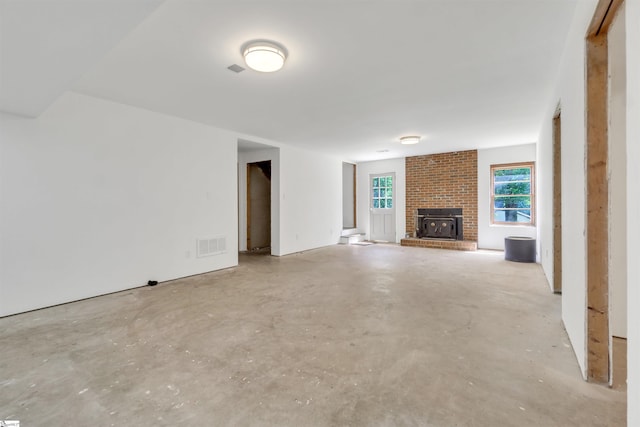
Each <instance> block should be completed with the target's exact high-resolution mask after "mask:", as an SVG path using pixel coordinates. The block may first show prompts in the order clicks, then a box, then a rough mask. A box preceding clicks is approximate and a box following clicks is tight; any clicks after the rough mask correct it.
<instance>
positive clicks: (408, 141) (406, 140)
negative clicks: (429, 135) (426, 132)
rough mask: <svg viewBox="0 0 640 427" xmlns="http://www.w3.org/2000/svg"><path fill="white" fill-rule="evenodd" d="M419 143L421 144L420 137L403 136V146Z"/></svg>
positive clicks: (401, 141)
mask: <svg viewBox="0 0 640 427" xmlns="http://www.w3.org/2000/svg"><path fill="white" fill-rule="evenodd" d="M418 142H420V137H419V136H416V135H413V136H403V137H401V138H400V143H401V144H405V145H409V144H417V143H418Z"/></svg>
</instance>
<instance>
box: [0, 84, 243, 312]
mask: <svg viewBox="0 0 640 427" xmlns="http://www.w3.org/2000/svg"><path fill="white" fill-rule="evenodd" d="M0 132H1V137H0V150H1V152H0V218H1V220H0V315H9V314H12V313H17V312H22V311H26V310H31V309H35V308H40V307H44V306H49V305H54V304H58V303H63V302H68V301H72V300H77V299H81V298H86V297H92V296H96V295H100V294H105V293H109V292H114V291H119V290H123V289H127V288H131V287H136V286H141V285H144V284H146V282H147V280H149V279H154V280H159V281H164V280H169V279H174V278H178V277H183V276H188V275H192V274H197V273H202V272H206V271H211V270H216V269H220V268H225V267H230V266H233V265H236V264H237V229H238V228H237V217H238V216H237V202H236V197H237V190H236V182H237V181H236V139H235V137H234V136H233V135H232V134H231V133H229V132H225V131H222V130H218V129H215V128H212V127H209V126H205V125H201V124H197V123H194V122H190V121H186V120H182V119H178V118H174V117H169V116H165V115H161V114H157V113H153V112H150V111H146V110H141V109H137V108H133V107H129V106H124V105H121V104H116V103H112V102H108V101H103V100H98V99H95V98H91V97H87V96H84V95H79V94H75V93H67V94H65V95H63V96H62V97H61V98H60V99H59V100H58V101H56V102H55V103H54V104H53V105H52V107H51V108H50V109H49V110H48V111H46V112H45V113H44V114H43V115H41V116H40V118H38V119H25V118H20V117H17V116H11V115H0ZM220 235H222V236H226V237H227V252H226V253H225V254H222V255H216V256H210V257H205V258H196V257H195V255H196V239H198V238H210V237H215V236H220Z"/></svg>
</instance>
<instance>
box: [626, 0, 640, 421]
mask: <svg viewBox="0 0 640 427" xmlns="http://www.w3.org/2000/svg"><path fill="white" fill-rule="evenodd" d="M625 7H626V10H625V12H626V32H627V35H626V48H627V58H626V59H627V132H626V133H627V313H628V319H627V363H628V365H627V402H628V405H627V425H629V426H640V405H638V404H637V403H638V402H640V362H638V361H640V262H638V261H639V260H640V249H639V248H638V242H640V214H639V212H640V186H638V183H639V182H640V168H639V167H638V165H640V120H638V117H640V2H638V1H628V2H626V6H625Z"/></svg>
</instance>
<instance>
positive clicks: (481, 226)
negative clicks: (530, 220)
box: [478, 144, 536, 250]
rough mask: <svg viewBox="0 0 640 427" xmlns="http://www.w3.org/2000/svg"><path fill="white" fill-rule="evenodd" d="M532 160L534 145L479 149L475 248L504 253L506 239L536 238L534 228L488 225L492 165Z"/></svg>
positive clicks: (489, 220) (533, 157)
mask: <svg viewBox="0 0 640 427" xmlns="http://www.w3.org/2000/svg"><path fill="white" fill-rule="evenodd" d="M535 160H536V144H524V145H513V146H510V147H499V148H490V149H486V150H478V248H481V249H498V250H504V238H505V237H507V236H527V237H533V238H536V227H535V226H530V225H492V224H491V165H496V164H504V163H517V162H535Z"/></svg>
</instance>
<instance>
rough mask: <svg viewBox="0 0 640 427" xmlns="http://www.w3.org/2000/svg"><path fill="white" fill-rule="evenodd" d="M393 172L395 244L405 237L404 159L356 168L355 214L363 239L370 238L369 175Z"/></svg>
mask: <svg viewBox="0 0 640 427" xmlns="http://www.w3.org/2000/svg"><path fill="white" fill-rule="evenodd" d="M387 172H393V173H395V175H396V188H395V203H396V243H400V239H402V238H403V237H404V235H405V231H404V230H405V228H406V219H405V205H406V181H405V159H404V157H402V158H399V159H389V160H378V161H374V162H362V163H358V164H357V168H356V175H357V178H356V212H357V213H356V214H357V221H358V230H360V231H362V232H363V233H365V238H366V239H369V238H370V225H369V223H370V221H371V220H370V218H371V215H370V211H369V207H370V203H371V202H370V196H369V191H370V188H369V187H370V184H369V176H370V175H371V174H379V173H387Z"/></svg>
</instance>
